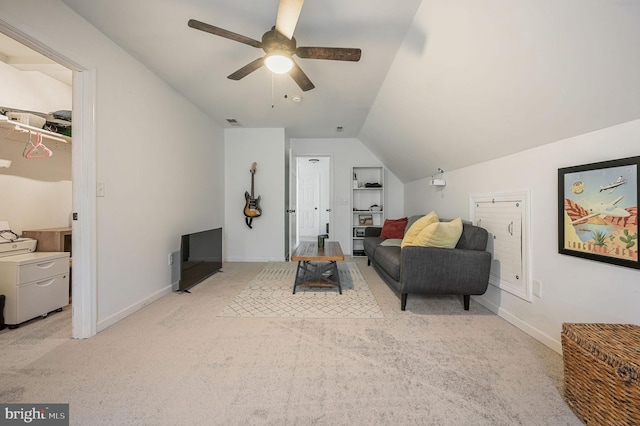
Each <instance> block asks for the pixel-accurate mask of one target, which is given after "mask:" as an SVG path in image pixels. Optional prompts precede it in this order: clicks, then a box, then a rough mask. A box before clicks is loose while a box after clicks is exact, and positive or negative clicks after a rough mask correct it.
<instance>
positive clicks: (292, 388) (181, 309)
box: [0, 259, 581, 426]
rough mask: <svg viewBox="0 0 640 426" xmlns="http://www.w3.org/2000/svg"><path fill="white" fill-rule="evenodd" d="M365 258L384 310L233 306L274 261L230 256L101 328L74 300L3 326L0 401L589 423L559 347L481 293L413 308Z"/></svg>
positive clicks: (161, 410)
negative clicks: (91, 330) (77, 335)
mask: <svg viewBox="0 0 640 426" xmlns="http://www.w3.org/2000/svg"><path fill="white" fill-rule="evenodd" d="M350 261H351V260H350ZM353 262H355V263H356V264H357V265H358V268H359V270H360V272H361V273H362V276H363V277H364V280H365V281H366V283H367V284H368V287H369V288H370V290H371V292H372V293H373V295H374V296H375V298H376V300H377V302H378V305H379V307H380V310H381V311H382V313H383V314H384V318H366V319H360V318H295V317H292V318H244V317H225V316H220V314H221V313H222V312H223V311H224V310H225V308H226V307H227V306H229V305H230V304H231V302H232V301H233V300H234V299H235V298H236V296H237V295H238V294H240V293H242V291H243V290H244V289H245V288H246V287H247V285H248V283H249V282H251V281H252V280H253V279H254V277H256V276H257V275H258V274H259V273H260V271H262V270H263V269H264V267H265V266H266V265H265V264H261V263H229V264H225V265H224V271H225V272H223V273H218V274H216V275H214V276H212V277H211V278H210V279H208V280H206V281H204V282H202V283H201V284H199V285H197V286H196V287H194V288H193V289H192V293H191V294H187V293H184V294H178V293H172V294H169V295H167V296H165V297H163V298H162V299H160V300H158V301H157V302H155V303H152V304H150V305H149V306H147V307H145V308H144V309H142V310H141V311H139V312H137V313H135V314H133V315H131V316H130V317H128V318H126V319H124V320H123V321H121V322H119V323H117V324H115V325H114V326H112V327H110V328H108V329H107V330H105V331H103V332H101V333H99V334H98V335H97V336H95V337H93V338H91V339H87V340H73V339H70V338H69V335H70V321H69V318H70V309H69V308H66V309H65V311H64V312H62V313H59V314H55V315H50V316H49V317H48V318H45V319H44V320H37V321H33V322H32V323H30V324H27V325H25V326H23V327H20V328H18V329H16V330H3V331H1V332H0V360H2V361H1V362H0V401H1V402H30V403H54V402H66V403H69V404H70V417H71V422H70V423H71V424H72V425H178V424H179V425H183V424H190V425H242V426H248V425H278V426H280V425H332V426H334V425H456V426H459V425H486V426H495V425H505V426H512V425H541V426H542V425H544V426H547V425H554V426H556V425H580V424H581V422H580V421H579V420H578V419H577V418H576V417H575V416H574V415H573V413H572V412H571V410H570V409H569V408H568V407H567V405H566V404H565V402H564V401H563V398H562V358H561V356H560V355H559V354H557V353H555V352H553V351H552V350H551V349H549V348H547V347H545V346H543V345H542V344H540V343H539V342H537V341H535V340H534V339H532V338H531V337H529V336H527V335H526V334H524V333H523V332H521V331H520V330H518V329H517V328H515V327H513V326H512V325H510V324H509V323H507V322H505V321H504V320H502V319H501V318H499V317H497V316H496V315H493V314H492V313H491V312H489V311H487V310H486V309H484V308H483V307H482V306H480V305H479V304H477V303H475V302H474V301H473V300H472V301H471V307H470V310H469V311H464V310H463V307H462V300H461V299H459V298H457V297H437V298H430V297H409V300H408V302H407V310H406V311H404V312H402V311H400V302H399V300H398V297H397V296H396V295H395V294H394V293H393V292H392V291H391V290H390V289H389V287H388V286H387V285H386V284H384V282H382V280H380V278H379V277H378V276H377V274H376V273H375V271H373V269H372V268H371V267H367V266H366V261H365V260H363V259H353Z"/></svg>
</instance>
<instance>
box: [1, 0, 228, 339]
mask: <svg viewBox="0 0 640 426" xmlns="http://www.w3.org/2000/svg"><path fill="white" fill-rule="evenodd" d="M0 20H2V21H5V22H7V23H9V24H10V25H11V26H13V27H14V28H16V29H18V30H20V31H21V32H22V33H24V34H25V35H27V36H28V37H30V38H32V39H34V40H36V41H38V42H40V43H42V44H43V45H44V46H48V47H49V48H51V49H52V50H53V51H55V52H57V53H59V54H60V55H62V56H64V57H66V58H68V59H69V60H71V61H73V62H75V63H77V64H79V65H80V66H82V67H83V68H86V69H92V70H95V75H96V85H95V86H96V89H95V99H96V105H95V122H96V126H95V129H96V135H95V139H96V151H97V154H96V163H97V174H96V178H97V181H99V182H104V184H105V190H106V191H105V196H104V197H102V198H98V199H97V213H96V215H97V218H96V221H97V268H96V269H97V271H96V273H97V286H98V288H97V298H98V306H97V310H98V325H97V328H98V330H101V329H103V328H105V327H107V326H109V325H111V324H113V323H115V322H117V321H118V320H120V319H121V318H123V317H125V316H127V315H129V314H130V313H132V312H134V311H136V310H137V309H140V307H142V306H144V305H145V304H146V303H149V301H151V300H154V298H156V297H159V295H162V294H164V293H166V292H169V291H170V290H171V267H170V266H169V265H168V264H167V255H168V253H170V252H174V251H176V250H178V249H179V244H180V235H181V234H183V233H187V232H190V231H195V230H201V229H207V228H215V227H219V226H222V225H223V222H224V202H223V201H221V200H224V191H223V189H224V186H223V185H224V180H223V177H224V154H223V150H224V146H223V136H224V135H223V131H222V129H221V127H220V126H219V125H218V124H216V123H215V122H214V121H212V120H211V119H210V118H208V117H207V116H205V115H204V114H203V113H202V112H201V111H200V110H199V109H198V108H196V107H194V106H193V105H192V104H190V103H189V102H187V101H186V100H185V99H184V98H183V97H182V96H180V95H179V94H177V93H176V92H175V91H174V90H173V89H172V88H171V87H169V86H168V85H167V84H166V83H165V82H164V81H162V80H161V79H160V78H158V77H157V76H156V75H155V74H153V73H152V72H150V71H149V70H148V69H147V68H145V67H144V66H142V65H141V64H140V63H139V62H138V61H136V60H135V59H134V58H132V57H131V56H130V55H128V54H127V53H125V52H124V51H123V50H122V49H120V48H119V47H118V46H116V45H115V44H114V43H113V42H112V41H111V40H109V39H108V38H107V37H105V36H104V35H103V34H102V33H100V32H99V31H97V30H96V29H95V28H94V27H92V26H91V25H89V24H88V23H87V22H86V21H84V20H83V19H82V18H81V17H80V16H78V15H77V14H75V13H74V12H72V11H71V10H70V9H68V8H67V7H66V6H65V5H64V4H63V3H62V2H60V1H57V0H33V1H29V2H25V1H23V0H3V1H2V3H0ZM76 143H80V142H79V141H78V142H76ZM74 184H76V182H74ZM78 184H80V183H78ZM81 220H82V218H81Z"/></svg>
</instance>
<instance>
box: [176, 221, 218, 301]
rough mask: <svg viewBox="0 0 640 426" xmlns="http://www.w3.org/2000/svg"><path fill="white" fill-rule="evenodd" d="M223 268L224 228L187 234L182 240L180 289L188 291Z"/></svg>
mask: <svg viewBox="0 0 640 426" xmlns="http://www.w3.org/2000/svg"><path fill="white" fill-rule="evenodd" d="M220 269H222V228H217V229H210V230H208V231H202V232H195V233H193V234H186V235H183V236H182V237H181V241H180V280H179V282H178V291H186V290H188V289H190V288H191V287H193V286H194V285H196V284H198V283H199V282H201V281H203V280H204V279H206V278H208V277H210V276H211V275H213V274H215V273H216V272H218V271H219V270H220Z"/></svg>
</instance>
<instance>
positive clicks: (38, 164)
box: [0, 62, 71, 234]
mask: <svg viewBox="0 0 640 426" xmlns="http://www.w3.org/2000/svg"><path fill="white" fill-rule="evenodd" d="M0 106H1V107H7V108H15V109H24V110H30V111H38V112H43V113H48V112H53V111H57V110H62V109H66V110H70V109H71V87H70V86H67V85H66V84H63V83H61V82H59V81H58V80H55V79H53V78H51V77H48V76H46V75H44V74H41V73H39V72H35V71H20V70H18V69H16V68H14V67H12V66H10V65H7V64H5V63H3V62H0ZM15 136H16V134H15V133H13V134H8V135H7V137H6V138H5V139H3V140H0V158H2V159H5V160H11V162H12V164H11V167H10V168H8V169H7V168H0V188H2V193H1V194H2V200H1V201H0V220H6V221H8V222H9V224H10V225H11V228H12V230H13V231H14V232H17V233H18V234H20V233H22V231H24V230H29V229H42V228H57V227H63V226H70V223H69V221H70V215H71V147H70V146H69V145H67V144H65V143H62V142H50V141H49V140H46V139H45V140H43V143H44V144H45V146H47V148H49V149H51V150H52V151H53V156H52V157H49V158H38V159H29V160H27V159H26V158H24V157H23V155H22V154H23V152H24V148H25V144H26V142H25V138H24V136H21V137H20V138H19V139H16V138H15Z"/></svg>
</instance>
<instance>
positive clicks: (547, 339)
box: [472, 296, 562, 354]
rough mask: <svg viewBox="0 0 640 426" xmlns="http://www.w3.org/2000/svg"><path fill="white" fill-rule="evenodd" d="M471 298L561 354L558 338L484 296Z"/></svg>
mask: <svg viewBox="0 0 640 426" xmlns="http://www.w3.org/2000/svg"><path fill="white" fill-rule="evenodd" d="M472 298H473V300H475V301H476V302H478V303H479V304H481V305H482V306H484V307H485V308H487V309H489V310H490V311H491V312H493V313H495V314H496V315H498V316H499V317H500V318H502V319H504V320H505V321H507V322H508V323H510V324H512V325H514V326H516V327H518V328H519V329H520V330H522V331H524V332H525V333H527V334H528V335H529V336H531V337H533V338H534V339H536V340H537V341H539V342H540V343H542V344H543V345H545V346H547V347H549V348H551V349H552V350H554V351H556V352H557V353H559V354H562V343H561V342H559V341H558V340H555V339H554V338H552V337H551V336H549V335H548V334H546V333H543V332H542V331H540V330H538V329H537V328H535V327H533V326H532V325H531V324H529V323H527V322H525V321H523V320H521V319H520V318H518V317H516V316H515V315H513V314H511V313H510V312H508V311H506V310H505V309H503V308H501V307H499V306H498V305H496V304H495V303H493V302H491V301H490V300H489V299H487V298H486V297H484V296H472Z"/></svg>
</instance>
